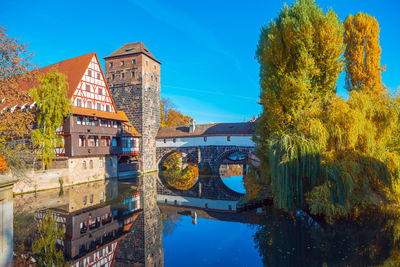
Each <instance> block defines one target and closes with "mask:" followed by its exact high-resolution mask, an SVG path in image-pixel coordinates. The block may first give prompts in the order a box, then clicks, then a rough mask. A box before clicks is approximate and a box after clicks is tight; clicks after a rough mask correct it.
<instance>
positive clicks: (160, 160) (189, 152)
mask: <svg viewBox="0 0 400 267" xmlns="http://www.w3.org/2000/svg"><path fill="white" fill-rule="evenodd" d="M175 152H180V153H183V154H186V155H188V156H189V158H190V159H191V160H193V161H194V162H196V163H197V164H198V163H199V160H198V158H197V155H196V154H195V153H193V150H188V149H184V148H171V149H169V150H166V151H163V153H160V154H159V153H157V164H158V169H159V170H160V171H161V166H162V164H163V162H164V161H165V160H166V159H167V158H168V157H169V156H170V155H171V154H173V153H175Z"/></svg>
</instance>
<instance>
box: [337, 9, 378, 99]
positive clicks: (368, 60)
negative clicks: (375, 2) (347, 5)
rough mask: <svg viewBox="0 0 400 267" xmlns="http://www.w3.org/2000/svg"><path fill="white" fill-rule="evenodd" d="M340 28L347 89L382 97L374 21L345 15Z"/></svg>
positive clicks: (375, 21)
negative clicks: (344, 46)
mask: <svg viewBox="0 0 400 267" xmlns="http://www.w3.org/2000/svg"><path fill="white" fill-rule="evenodd" d="M344 27H345V37H344V42H345V45H346V50H345V58H346V86H347V89H348V90H349V91H351V90H363V91H368V92H373V93H375V94H382V93H383V92H384V91H385V86H384V85H383V83H382V77H381V72H382V71H383V68H382V67H381V65H380V59H381V47H380V45H379V23H378V21H377V20H376V19H375V18H374V17H372V16H370V15H368V14H365V13H362V12H360V13H357V14H356V15H355V16H352V15H349V16H348V17H347V19H346V20H345V22H344Z"/></svg>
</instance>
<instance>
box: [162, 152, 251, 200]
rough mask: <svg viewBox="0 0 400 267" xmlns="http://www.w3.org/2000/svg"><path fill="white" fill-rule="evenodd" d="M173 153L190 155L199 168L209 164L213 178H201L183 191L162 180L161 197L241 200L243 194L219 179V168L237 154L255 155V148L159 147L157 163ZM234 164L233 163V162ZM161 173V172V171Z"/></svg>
mask: <svg viewBox="0 0 400 267" xmlns="http://www.w3.org/2000/svg"><path fill="white" fill-rule="evenodd" d="M173 152H182V153H185V154H188V155H189V156H190V158H191V159H192V160H194V161H195V162H197V164H198V165H199V166H202V165H203V164H204V163H206V162H207V163H208V164H209V165H210V167H211V169H212V171H213V174H212V176H211V177H207V178H204V177H200V178H199V180H198V182H197V183H196V184H195V185H194V186H193V187H192V188H191V189H189V190H186V191H181V190H177V189H175V188H173V187H171V186H169V185H168V184H167V183H166V182H165V181H164V180H163V179H162V178H160V177H159V178H158V181H157V193H158V194H161V195H174V196H188V197H199V198H207V199H217V200H239V199H240V198H241V197H242V196H243V194H240V193H237V192H235V191H233V190H231V189H230V188H228V187H227V186H226V185H225V184H224V183H223V182H222V180H221V178H220V177H219V166H220V165H221V164H222V163H226V158H227V157H228V156H229V155H230V154H232V153H235V152H240V153H244V154H247V155H254V152H255V148H254V147H247V146H246V147H244V146H243V147H242V146H198V147H157V153H156V154H157V163H158V166H159V168H160V166H161V164H162V162H163V161H164V160H165V159H166V158H167V157H168V156H169V155H170V154H171V153H173ZM232 163H233V162H232ZM160 171H161V170H160Z"/></svg>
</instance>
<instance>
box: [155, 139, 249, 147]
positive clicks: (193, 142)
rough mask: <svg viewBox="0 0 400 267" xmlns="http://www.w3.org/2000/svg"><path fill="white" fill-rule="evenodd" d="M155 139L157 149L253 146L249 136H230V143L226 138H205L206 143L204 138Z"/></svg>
mask: <svg viewBox="0 0 400 267" xmlns="http://www.w3.org/2000/svg"><path fill="white" fill-rule="evenodd" d="M165 141H166V142H165V143H164V139H161V138H160V139H157V147H190V146H195V147H197V146H251V147H253V146H255V144H254V142H253V141H252V140H251V136H231V141H228V140H227V136H207V141H204V137H179V138H175V142H174V141H173V138H166V139H165Z"/></svg>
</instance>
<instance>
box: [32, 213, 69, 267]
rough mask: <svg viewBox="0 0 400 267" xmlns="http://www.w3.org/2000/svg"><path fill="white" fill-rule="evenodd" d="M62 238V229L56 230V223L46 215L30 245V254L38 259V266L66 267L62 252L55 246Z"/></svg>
mask: <svg viewBox="0 0 400 267" xmlns="http://www.w3.org/2000/svg"><path fill="white" fill-rule="evenodd" d="M63 238H64V229H63V228H60V229H57V224H56V222H55V221H54V220H53V219H52V217H51V215H50V214H47V215H46V217H45V218H44V219H43V221H42V222H41V225H40V226H39V229H38V236H37V238H36V239H35V241H33V244H32V252H33V253H34V254H36V255H37V256H38V257H39V261H38V264H39V266H67V263H66V262H65V258H64V254H63V252H62V251H61V250H60V249H58V248H57V246H56V244H57V240H59V239H63Z"/></svg>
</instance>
